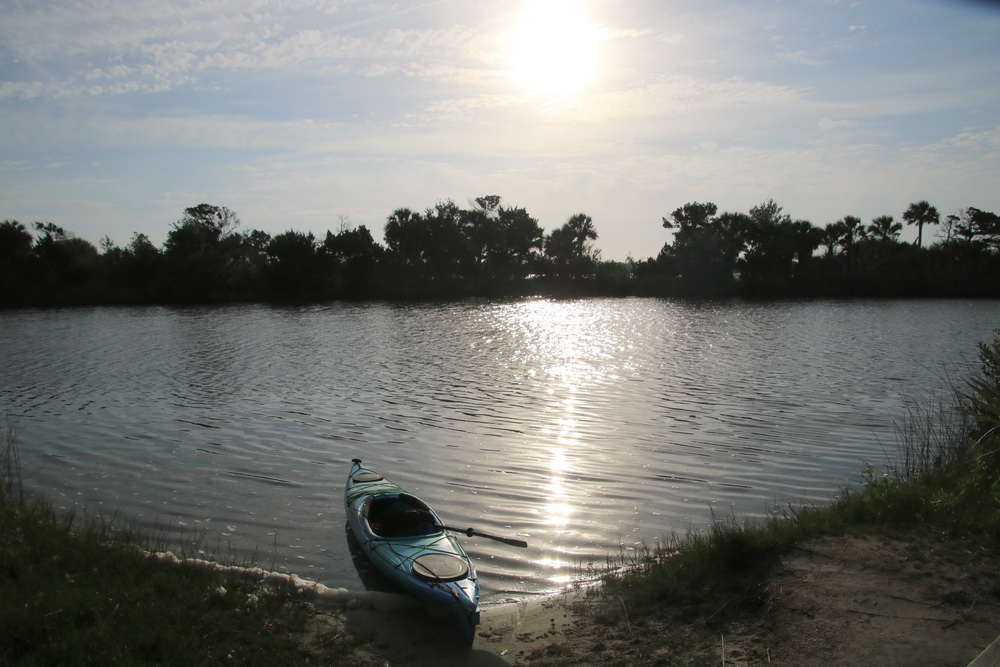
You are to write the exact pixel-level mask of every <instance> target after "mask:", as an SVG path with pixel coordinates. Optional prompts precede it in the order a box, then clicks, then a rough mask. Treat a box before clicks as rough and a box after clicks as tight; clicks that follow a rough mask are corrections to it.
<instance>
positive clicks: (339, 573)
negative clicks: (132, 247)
mask: <svg viewBox="0 0 1000 667" xmlns="http://www.w3.org/2000/svg"><path fill="white" fill-rule="evenodd" d="M998 325H1000V310H998V308H997V302H992V301H981V302H960V301H925V302H895V301H887V302H854V303H847V302H803V303H777V304H755V303H740V302H733V303H704V304H688V303H680V302H671V301H663V300H654V299H619V300H614V299H586V300H566V301H557V300H548V299H525V300H520V301H510V302H486V301H463V302H454V303H436V304H403V305H394V304H350V305H348V304H335V305H331V306H321V307H310V308H268V307H263V306H240V307H229V308H216V309H200V308H193V309H167V308H145V309H99V308H98V309H73V310H57V311H20V312H4V313H0V349H2V350H3V351H4V358H5V361H6V363H5V364H4V365H3V368H2V369H0V392H2V394H0V398H2V400H3V404H4V408H5V410H6V411H7V412H8V414H9V415H10V420H11V422H12V425H13V427H14V428H15V430H16V432H17V437H18V442H19V446H20V449H21V454H22V460H23V465H24V469H25V470H26V471H27V479H26V483H27V484H28V486H29V487H31V488H33V489H37V490H39V491H42V492H44V493H45V494H47V495H48V496H49V497H50V498H53V499H54V502H55V503H56V504H57V505H58V506H60V507H64V508H67V509H70V508H73V507H86V508H87V510H88V511H95V510H98V509H99V510H101V511H102V512H106V513H114V512H115V511H116V510H117V512H118V514H119V516H126V517H128V516H133V515H134V516H136V517H137V521H138V522H139V523H140V525H145V526H153V525H159V526H161V529H162V531H163V532H164V534H165V536H166V537H169V538H172V539H176V538H178V537H179V536H181V534H182V533H183V535H184V536H185V537H190V536H191V535H192V533H193V531H202V532H203V533H204V539H203V545H204V547H205V548H207V549H209V550H216V551H220V552H221V555H223V556H225V555H227V552H228V550H229V549H230V548H231V549H232V550H233V551H234V553H236V554H239V555H247V554H250V553H252V552H253V551H254V550H257V554H258V558H259V559H260V560H261V561H262V563H263V564H264V565H270V564H271V561H272V560H273V561H274V565H275V567H278V568H283V569H285V570H288V571H291V572H296V573H298V574H301V575H302V576H307V577H311V578H315V579H318V580H320V581H322V582H323V583H325V584H327V585H332V586H347V587H353V586H357V585H360V581H359V573H358V572H357V570H356V568H355V565H354V563H353V561H352V559H351V557H350V553H349V551H348V549H347V546H346V544H345V540H344V532H343V521H344V517H343V510H342V507H341V495H340V494H341V490H342V485H343V482H344V476H345V475H346V473H347V466H348V462H349V461H350V459H351V458H352V457H354V456H360V457H362V458H364V459H365V461H366V462H367V463H369V464H371V465H372V466H373V467H375V468H376V469H378V470H380V471H381V472H383V473H384V474H386V475H387V476H388V477H390V478H391V479H393V480H394V481H396V482H398V483H400V484H401V485H402V486H404V487H405V488H408V489H410V490H411V491H413V492H414V493H417V494H418V495H420V496H421V497H422V498H423V499H424V500H426V501H427V502H429V503H430V504H431V505H433V506H434V507H435V508H436V509H437V510H438V511H439V513H440V514H441V515H442V516H443V517H444V518H445V520H446V521H447V522H448V523H449V524H452V525H454V524H458V525H471V526H475V527H476V528H479V529H481V530H484V531H486V532H491V533H497V534H509V535H518V536H520V537H522V538H523V539H526V540H528V542H529V544H530V548H529V549H528V550H525V551H522V550H514V549H511V548H509V547H505V546H503V545H498V544H497V543H494V542H489V541H486V540H464V542H465V545H466V547H467V549H468V551H469V552H470V555H472V556H473V557H474V558H475V559H476V561H477V567H478V569H479V571H480V575H481V577H482V587H483V591H484V596H485V597H486V599H487V600H489V599H500V598H503V597H505V596H509V595H516V594H524V593H538V592H542V591H547V590H552V589H554V588H558V587H559V586H562V585H564V584H565V583H566V582H567V581H569V580H570V579H572V578H573V577H575V576H580V573H581V570H580V567H581V565H582V564H586V563H587V562H588V561H591V560H593V561H594V562H597V563H601V562H603V559H604V556H605V555H606V554H608V553H614V552H617V551H618V550H619V549H621V548H624V549H630V548H634V547H636V546H637V545H639V544H641V543H642V542H653V541H655V540H656V539H657V538H659V537H661V536H663V535H666V534H668V533H670V532H671V531H678V532H684V531H685V530H686V529H687V528H688V527H689V526H692V527H695V528H698V529H700V528H703V527H704V526H706V525H707V524H708V522H709V521H710V520H711V517H712V514H713V513H714V514H716V515H717V516H719V515H725V514H728V513H730V512H735V513H739V514H747V515H761V514H763V513H764V512H765V511H766V509H767V507H768V506H771V505H779V506H781V505H783V504H785V503H787V502H795V501H798V500H807V501H826V500H828V499H830V498H831V497H833V496H834V495H835V494H836V492H837V491H838V490H839V489H840V488H841V487H842V486H844V485H845V484H854V483H857V482H858V481H859V479H860V471H861V470H862V469H863V468H864V462H865V461H873V462H881V461H883V460H884V459H885V458H886V456H887V455H891V454H892V451H893V449H894V444H893V443H894V437H895V436H894V421H895V420H897V419H899V418H900V417H901V416H902V414H903V399H904V397H906V396H908V397H911V398H912V397H914V396H926V395H927V394H928V393H930V392H933V391H934V390H935V389H938V388H940V387H942V386H943V385H944V379H943V378H942V367H943V366H944V365H950V366H951V367H955V366H957V365H960V364H961V363H965V362H964V361H963V360H962V358H961V356H962V355H963V354H964V355H965V357H966V359H965V361H967V360H968V358H971V357H973V356H974V353H975V342H976V341H978V340H981V339H985V338H989V337H991V331H992V329H993V328H995V327H996V326H998Z"/></svg>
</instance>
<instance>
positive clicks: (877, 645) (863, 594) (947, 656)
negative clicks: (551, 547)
mask: <svg viewBox="0 0 1000 667" xmlns="http://www.w3.org/2000/svg"><path fill="white" fill-rule="evenodd" d="M931 551H932V550H928V549H927V548H925V546H924V545H915V544H914V543H912V542H910V543H908V542H896V541H891V540H888V539H885V538H875V537H839V538H821V539H816V540H812V541H810V542H809V543H808V544H805V545H802V547H801V548H799V549H798V550H796V551H795V552H794V553H793V554H791V555H789V556H788V557H786V558H785V559H784V561H783V563H782V566H781V567H780V568H779V570H778V571H777V572H776V573H775V575H774V577H772V579H771V580H770V581H769V582H768V589H767V595H768V604H767V605H766V608H765V609H762V610H761V611H760V612H759V614H756V615H754V616H753V617H751V618H747V619H744V620H743V621H741V622H740V623H738V624H734V625H733V626H731V627H727V628H725V629H724V631H722V632H720V633H718V634H714V633H713V634H710V635H709V634H706V633H705V632H701V631H693V627H690V626H684V625H677V624H673V625H671V624H663V623H659V622H656V621H654V620H652V619H636V618H628V617H627V614H626V613H622V614H614V613H612V614H610V615H609V614H603V615H600V616H599V615H596V614H594V613H593V611H594V609H595V604H596V603H597V600H596V598H595V596H593V595H592V594H591V595H588V594H587V593H586V592H584V591H575V592H569V593H566V594H562V595H558V596H554V597H548V598H544V599H541V600H534V601H529V602H521V603H517V604H502V605H494V606H487V607H484V608H483V610H482V623H481V625H480V628H479V633H478V636H477V638H476V641H475V643H474V644H473V646H472V647H469V646H467V645H464V644H463V643H462V642H461V641H460V640H459V639H458V638H457V637H456V636H452V635H451V633H449V632H447V631H442V627H441V626H440V624H438V623H436V622H435V621H434V620H433V619H431V618H429V617H428V616H427V615H426V614H424V613H422V612H420V611H419V610H413V609H410V610H400V611H394V612H378V611H371V610H359V611H352V612H348V616H347V619H348V622H349V623H350V624H352V625H354V626H355V627H360V628H362V629H365V630H369V631H371V632H372V633H373V635H374V637H375V641H374V646H375V651H376V652H377V654H378V659H379V661H380V662H383V663H385V664H389V665H414V666H417V667H421V666H431V665H433V666H435V667H437V666H440V667H447V666H459V665H460V666H469V667H479V666H496V667H499V666H501V665H536V666H539V667H542V666H556V665H605V664H609V663H617V664H630V665H631V664H636V665H638V664H650V665H660V664H662V665H702V664H712V665H795V666H800V667H813V666H820V665H823V666H824V667H825V666H828V665H886V666H891V665H899V666H902V665H939V666H947V665H955V666H956V667H965V666H966V665H968V664H969V663H970V662H971V661H973V660H974V659H975V658H976V657H977V656H978V655H980V653H981V652H983V651H984V650H985V649H987V647H989V646H990V644H991V642H993V641H994V640H995V639H997V636H998V634H1000V597H998V594H1000V581H998V564H997V563H996V562H994V560H993V559H992V558H991V557H990V556H989V555H987V554H974V553H969V554H966V555H965V556H962V557H961V558H958V559H956V558H955V553H954V550H951V551H949V552H948V553H947V554H939V553H932V552H931ZM599 618H600V619H602V620H598V619H599ZM994 664H995V663H994Z"/></svg>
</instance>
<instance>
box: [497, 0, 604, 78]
mask: <svg viewBox="0 0 1000 667" xmlns="http://www.w3.org/2000/svg"><path fill="white" fill-rule="evenodd" d="M598 37H599V34H598V30H597V27H596V26H594V25H592V24H591V23H589V22H588V20H587V17H586V14H585V13H584V11H583V8H582V7H581V5H580V2H579V1H578V0H541V1H536V2H532V3H530V4H529V6H528V7H527V8H526V9H525V11H524V13H523V14H522V15H521V19H520V23H519V24H518V26H517V27H516V28H515V29H514V30H513V32H512V33H511V34H510V35H509V39H508V43H507V62H508V65H509V66H510V71H511V72H510V73H511V77H512V78H513V79H514V80H515V81H517V82H519V83H520V84H522V85H523V86H525V88H527V89H528V90H530V91H531V92H533V93H536V94H540V95H544V96H559V95H564V94H566V93H569V92H575V91H578V90H581V89H583V88H585V87H587V86H588V85H589V84H590V83H592V81H593V78H594V72H595V69H596V65H597V51H598V43H599V39H598Z"/></svg>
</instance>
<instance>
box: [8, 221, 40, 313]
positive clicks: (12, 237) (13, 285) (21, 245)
mask: <svg viewBox="0 0 1000 667" xmlns="http://www.w3.org/2000/svg"><path fill="white" fill-rule="evenodd" d="M33 240H34V238H33V237H32V236H31V232H29V231H28V228H27V227H25V226H24V225H23V224H22V223H20V222H18V221H17V220H4V221H3V222H0V306H7V307H9V306H20V305H27V304H29V303H30V302H31V300H32V291H33V290H32V287H31V283H32V280H33V275H32V274H33V270H32V268H33V267H32V263H33V261H34V255H33V254H32V247H31V246H32V241H33Z"/></svg>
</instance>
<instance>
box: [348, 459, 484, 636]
mask: <svg viewBox="0 0 1000 667" xmlns="http://www.w3.org/2000/svg"><path fill="white" fill-rule="evenodd" d="M344 507H345V510H346V513H347V525H348V526H349V527H350V529H351V532H352V533H353V534H354V537H355V539H356V540H357V542H358V545H359V546H360V547H361V550H362V552H363V553H364V554H365V555H366V556H367V557H368V559H369V560H370V561H371V563H372V565H374V566H375V568H376V569H377V570H378V571H379V572H381V573H382V574H383V575H385V576H386V577H387V578H388V579H389V580H390V581H392V582H393V583H394V584H396V585H397V586H399V587H400V588H401V589H403V590H404V591H406V592H407V593H409V594H410V595H412V596H413V597H415V598H416V599H417V600H419V601H420V602H421V603H423V605H424V606H425V607H426V608H427V609H428V610H429V611H430V612H431V613H432V614H434V615H435V616H438V617H443V618H446V619H448V621H449V624H450V625H451V626H452V627H453V628H454V629H455V630H456V631H457V632H458V634H459V635H460V636H461V637H462V639H463V640H464V641H465V642H467V643H469V644H471V643H472V642H473V641H474V639H475V633H476V626H477V625H478V624H479V580H478V577H477V575H476V570H475V567H474V566H473V564H472V561H471V560H469V557H468V556H467V555H466V553H465V550H464V549H463V548H462V545H461V544H459V542H458V540H456V539H455V537H454V536H452V535H451V534H450V533H449V532H448V531H447V530H445V529H443V528H442V521H441V519H440V517H438V515H437V514H436V513H435V512H434V510H432V509H431V508H430V507H429V506H428V505H427V504H426V503H424V502H423V501H421V500H420V499H419V498H417V497H415V496H413V495H412V494H410V493H408V492H407V491H405V490H404V489H402V488H400V487H399V486H397V485H396V484H394V483H393V482H391V481H389V480H388V479H386V478H384V477H383V476H382V475H380V474H379V473H377V472H375V471H374V470H372V469H370V468H367V467H365V466H364V465H363V464H362V462H361V460H360V459H354V460H353V461H352V462H351V469H350V473H349V474H348V476H347V484H346V485H345V487H344Z"/></svg>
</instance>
